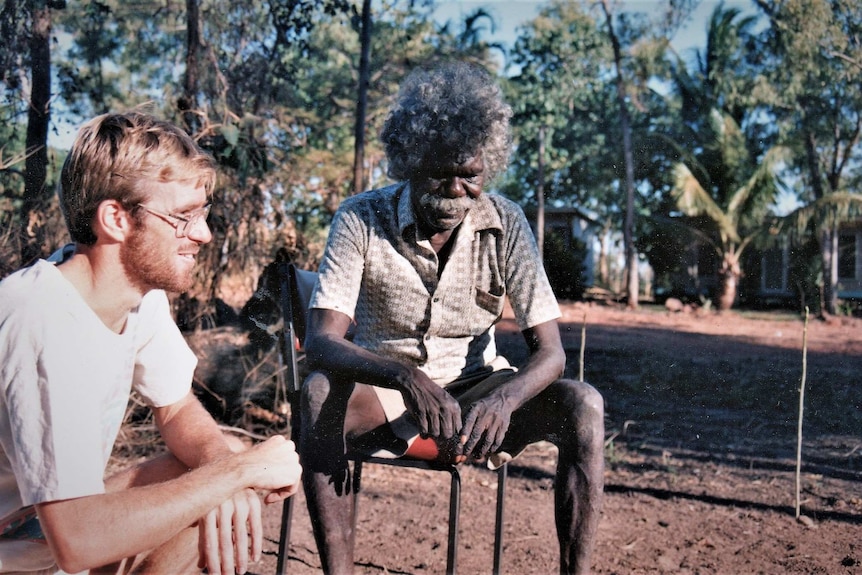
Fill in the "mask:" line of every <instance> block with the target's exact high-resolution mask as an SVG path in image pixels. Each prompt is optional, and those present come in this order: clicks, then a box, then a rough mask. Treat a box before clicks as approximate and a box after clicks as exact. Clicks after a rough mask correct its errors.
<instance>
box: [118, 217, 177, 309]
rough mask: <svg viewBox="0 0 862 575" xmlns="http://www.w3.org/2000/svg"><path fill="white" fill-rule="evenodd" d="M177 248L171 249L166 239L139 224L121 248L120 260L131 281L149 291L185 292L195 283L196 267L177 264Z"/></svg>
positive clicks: (143, 290) (137, 286)
mask: <svg viewBox="0 0 862 575" xmlns="http://www.w3.org/2000/svg"><path fill="white" fill-rule="evenodd" d="M177 257H179V256H178V253H177V250H176V249H174V250H173V251H171V250H168V249H166V248H165V247H164V241H163V240H162V241H160V240H159V238H158V237H157V236H156V235H155V234H153V233H148V232H147V229H146V227H145V226H143V225H141V226H139V227H137V228H136V229H135V230H134V231H133V232H132V233H131V235H130V236H129V237H128V239H127V241H126V242H125V243H124V244H123V245H122V246H121V248H120V263H121V265H122V266H123V271H124V272H125V274H126V277H127V278H128V279H129V281H130V282H131V284H132V285H133V286H135V287H136V288H138V289H139V290H141V293H146V292H148V291H150V290H153V289H162V290H165V291H167V292H172V293H182V292H185V291H187V290H188V289H189V288H191V287H192V284H193V283H194V277H193V271H194V267H193V266H189V267H188V269H186V270H183V269H179V268H178V267H177V261H176V259H177Z"/></svg>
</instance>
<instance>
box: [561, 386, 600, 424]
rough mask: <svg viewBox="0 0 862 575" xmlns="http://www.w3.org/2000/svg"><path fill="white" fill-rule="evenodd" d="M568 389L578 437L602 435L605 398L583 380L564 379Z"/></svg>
mask: <svg viewBox="0 0 862 575" xmlns="http://www.w3.org/2000/svg"><path fill="white" fill-rule="evenodd" d="M564 381H565V383H566V384H567V389H568V401H567V406H568V407H569V410H570V413H571V418H572V421H573V423H574V427H575V429H576V431H577V434H578V436H579V437H583V436H585V435H589V436H591V437H602V438H603V436H604V428H605V400H604V398H603V397H602V394H601V393H599V391H598V390H597V389H596V388H595V387H593V386H592V385H590V384H588V383H586V382H583V381H574V380H564Z"/></svg>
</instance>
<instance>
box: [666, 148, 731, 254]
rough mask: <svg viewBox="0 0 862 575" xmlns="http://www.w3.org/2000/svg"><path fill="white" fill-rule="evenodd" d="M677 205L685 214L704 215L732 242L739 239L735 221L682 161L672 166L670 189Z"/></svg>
mask: <svg viewBox="0 0 862 575" xmlns="http://www.w3.org/2000/svg"><path fill="white" fill-rule="evenodd" d="M671 193H672V194H673V196H674V198H675V199H676V204H677V207H678V208H679V209H680V210H682V212H683V213H684V214H686V215H687V216H692V217H694V216H706V217H707V218H709V219H710V220H712V221H713V222H715V224H716V226H717V227H718V231H719V233H720V234H721V235H722V236H723V237H726V238H727V239H728V240H730V241H733V242H738V241H739V232H738V230H737V229H736V227H737V226H736V223H735V221H734V220H733V219H732V218H730V217H728V214H727V213H725V211H724V210H722V209H721V207H720V206H719V205H718V204H717V203H716V202H715V200H714V199H713V198H712V196H710V195H709V192H707V191H706V190H705V189H704V188H703V186H701V185H700V182H699V181H698V180H697V178H695V177H694V175H693V174H692V173H691V171H690V170H689V169H688V166H686V165H685V164H684V163H678V164H677V165H676V167H675V168H674V186H673V189H672V190H671Z"/></svg>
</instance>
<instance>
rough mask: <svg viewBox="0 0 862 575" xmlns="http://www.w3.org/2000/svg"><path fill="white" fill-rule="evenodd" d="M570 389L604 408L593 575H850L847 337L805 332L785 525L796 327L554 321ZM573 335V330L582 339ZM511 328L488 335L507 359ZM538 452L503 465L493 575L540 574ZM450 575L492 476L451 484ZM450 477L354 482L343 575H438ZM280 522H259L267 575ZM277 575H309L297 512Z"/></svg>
mask: <svg viewBox="0 0 862 575" xmlns="http://www.w3.org/2000/svg"><path fill="white" fill-rule="evenodd" d="M562 308H563V312H564V316H563V318H562V324H561V327H562V330H563V333H564V339H565V346H566V349H567V352H568V355H569V369H568V371H569V375H577V374H578V370H579V356H580V353H579V351H580V342H581V329H582V326H583V325H585V333H586V347H585V354H584V356H585V364H586V365H585V366H584V369H585V375H586V379H587V380H588V381H590V382H591V383H593V384H594V385H595V386H596V387H597V388H598V389H599V390H600V391H601V392H602V393H603V394H604V397H605V403H606V412H607V419H606V427H607V430H606V431H607V434H606V437H607V450H606V461H607V470H606V475H605V483H606V486H605V501H604V509H603V515H602V520H601V525H600V529H599V534H598V540H597V541H596V548H595V553H594V557H593V572H594V573H603V574H620V575H623V574H646V573H650V574H656V573H668V574H671V573H673V574H703V575H706V574H760V573H763V574H777V573H782V574H783V573H790V574H796V573H798V574H803V573H804V574H820V573H823V574H853V575H860V574H862V383H860V379H859V374H860V373H862V320H858V319H850V318H833V319H832V320H831V321H828V322H826V321H822V320H814V319H812V320H811V321H810V322H809V324H808V328H807V336H806V337H807V357H806V361H807V363H806V366H805V369H806V400H805V409H806V411H805V419H804V427H803V436H804V444H803V450H802V461H803V464H802V473H801V476H800V477H801V509H802V513H803V516H804V518H806V520H805V522H800V521H797V520H796V518H795V504H796V475H795V468H796V437H797V415H798V401H799V399H798V388H799V383H800V380H801V373H802V366H803V363H802V359H803V354H802V347H803V346H802V343H803V329H804V327H805V324H804V322H803V321H801V320H800V319H799V318H796V317H793V316H790V315H788V314H775V313H769V314H767V313H760V314H753V313H747V314H741V313H737V312H732V313H727V314H723V315H717V314H713V313H703V314H698V313H688V314H684V313H676V314H671V313H669V312H666V311H665V310H664V309H659V308H657V307H652V308H647V309H642V310H641V311H638V312H627V311H624V310H622V309H621V308H617V307H612V306H605V305H599V304H593V305H590V304H583V303H576V304H566V303H564V304H563V305H562ZM584 322H585V323H584ZM519 337H520V336H519V335H518V334H517V333H516V329H515V327H514V325H513V322H512V321H511V319H510V318H505V319H504V321H503V323H502V324H501V326H500V329H499V330H498V341H499V342H500V347H501V349H504V350H506V351H507V355H510V356H518V354H519V353H520V354H522V353H523V349H521V348H520V347H519V346H518V340H519ZM555 456H556V450H555V447H554V446H552V445H550V444H537V445H534V446H532V447H531V448H530V449H529V450H528V451H527V452H526V453H525V454H524V455H523V456H522V457H521V458H519V459H517V460H516V461H515V462H513V463H512V464H511V465H510V479H509V482H508V489H507V499H506V504H507V509H506V520H505V533H504V551H503V565H504V568H503V572H505V573H513V574H515V573H518V574H520V573H537V574H543V573H547V574H550V573H555V572H556V571H557V569H558V563H557V549H556V538H555V535H554V523H553V514H554V505H553V483H554V465H555V460H556V457H555ZM462 477H463V480H462V481H463V495H462V511H461V530H460V533H461V541H460V546H459V563H458V568H459V572H460V573H466V574H479V573H490V572H491V570H492V569H491V565H492V563H491V561H492V549H493V530H494V497H495V485H496V474H494V473H492V472H490V471H488V470H486V469H483V468H481V467H478V466H467V467H465V468H464V469H463V474H462ZM447 493H448V475H447V474H444V473H433V472H427V471H415V470H405V469H394V468H390V467H380V466H373V465H371V466H366V468H365V471H364V473H363V492H362V495H361V499H360V511H359V521H358V528H357V551H356V556H355V561H356V564H357V572H358V573H412V574H424V573H429V574H430V573H443V572H445V563H446V535H447ZM280 511H281V509H280V506H275V507H271V508H268V509H267V510H266V512H265V513H266V517H265V519H266V524H267V530H268V531H267V533H268V534H270V535H269V541H268V542H267V547H266V549H267V554H266V556H265V558H264V559H263V560H262V562H261V563H260V564H258V565H256V566H255V567H254V569H253V571H254V572H255V573H260V574H264V573H272V572H274V569H275V563H276V558H275V550H276V541H275V539H276V538H277V534H278V522H279V518H280ZM292 531H293V536H292V540H291V545H290V553H289V558H288V559H289V561H288V567H289V572H290V573H298V574H303V573H319V572H320V562H319V558H318V555H317V551H316V547H315V544H314V541H313V538H312V535H311V529H310V526H309V520H308V515H307V512H306V510H305V503H304V500H303V499H302V494H301V493H300V494H299V495H297V506H296V513H295V517H294V523H293V530H292Z"/></svg>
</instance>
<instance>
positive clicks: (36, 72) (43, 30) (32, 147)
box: [21, 0, 51, 265]
mask: <svg viewBox="0 0 862 575" xmlns="http://www.w3.org/2000/svg"><path fill="white" fill-rule="evenodd" d="M29 7H30V14H31V18H32V32H31V36H30V75H31V92H30V101H29V104H30V105H29V110H28V114H27V143H26V146H27V153H28V154H29V155H28V156H27V160H26V162H25V164H24V169H25V172H26V173H25V176H24V202H23V204H22V211H23V217H22V218H21V225H22V226H23V230H22V232H23V233H22V242H21V263H22V265H29V264H30V263H32V262H33V260H35V259H37V258H39V257H41V256H42V255H44V254H43V251H44V249H45V247H46V246H44V245H43V244H44V242H45V221H44V219H45V208H46V204H47V200H48V197H47V193H46V190H47V188H46V186H45V180H46V178H47V174H48V125H49V123H50V120H51V111H50V106H51V9H50V8H49V7H48V5H47V3H46V1H45V0H30V3H29Z"/></svg>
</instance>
